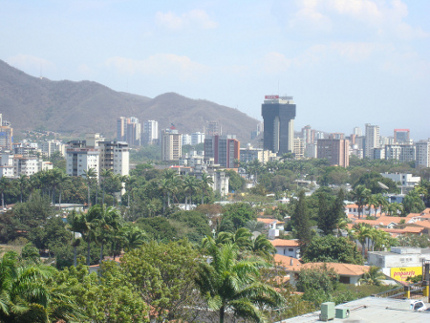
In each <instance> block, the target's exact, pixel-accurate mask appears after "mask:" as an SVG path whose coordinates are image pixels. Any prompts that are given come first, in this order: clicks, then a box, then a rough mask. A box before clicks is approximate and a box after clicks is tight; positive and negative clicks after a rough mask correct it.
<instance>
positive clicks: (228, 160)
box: [204, 135, 240, 168]
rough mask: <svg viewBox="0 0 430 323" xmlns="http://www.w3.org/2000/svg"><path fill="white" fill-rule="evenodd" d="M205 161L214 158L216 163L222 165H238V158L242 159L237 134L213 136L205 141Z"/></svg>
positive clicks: (232, 166) (228, 166) (229, 166)
mask: <svg viewBox="0 0 430 323" xmlns="http://www.w3.org/2000/svg"><path fill="white" fill-rule="evenodd" d="M204 149H205V161H209V160H210V159H211V158H213V160H214V163H215V164H219V165H221V166H222V167H227V168H234V167H237V165H236V160H240V142H239V140H237V139H236V136H232V135H226V136H218V135H215V136H212V138H206V139H205V143H204Z"/></svg>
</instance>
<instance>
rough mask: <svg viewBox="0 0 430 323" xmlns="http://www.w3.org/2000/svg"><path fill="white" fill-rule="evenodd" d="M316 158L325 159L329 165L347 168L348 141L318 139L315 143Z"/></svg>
mask: <svg viewBox="0 0 430 323" xmlns="http://www.w3.org/2000/svg"><path fill="white" fill-rule="evenodd" d="M317 158H319V159H327V160H328V161H329V163H330V165H337V166H341V167H348V166H349V140H346V139H319V140H318V142H317Z"/></svg>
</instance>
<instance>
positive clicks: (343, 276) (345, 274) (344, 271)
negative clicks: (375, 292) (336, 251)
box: [290, 262, 370, 285]
mask: <svg viewBox="0 0 430 323" xmlns="http://www.w3.org/2000/svg"><path fill="white" fill-rule="evenodd" d="M325 268H327V269H328V270H330V269H332V270H333V271H334V272H335V273H336V274H338V275H339V281H340V282H341V283H344V284H353V285H358V281H359V280H360V278H362V277H363V275H364V274H365V273H367V272H368V271H369V269H370V267H369V266H361V265H353V264H343V263H335V262H309V263H306V264H302V265H301V266H300V268H299V269H298V270H296V274H295V275H293V274H291V277H290V282H291V284H293V285H294V284H295V282H296V280H297V278H298V274H299V273H300V271H301V270H306V269H316V270H324V269H325Z"/></svg>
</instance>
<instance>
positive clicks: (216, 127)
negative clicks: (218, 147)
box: [206, 121, 222, 137]
mask: <svg viewBox="0 0 430 323" xmlns="http://www.w3.org/2000/svg"><path fill="white" fill-rule="evenodd" d="M206 133H207V135H208V136H209V137H211V136H215V135H218V136H221V135H222V126H221V124H220V123H219V122H218V121H210V122H209V125H208V128H207V131H206Z"/></svg>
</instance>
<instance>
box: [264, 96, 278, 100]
mask: <svg viewBox="0 0 430 323" xmlns="http://www.w3.org/2000/svg"><path fill="white" fill-rule="evenodd" d="M264 99H266V100H276V99H279V95H266V96H265V97H264Z"/></svg>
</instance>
